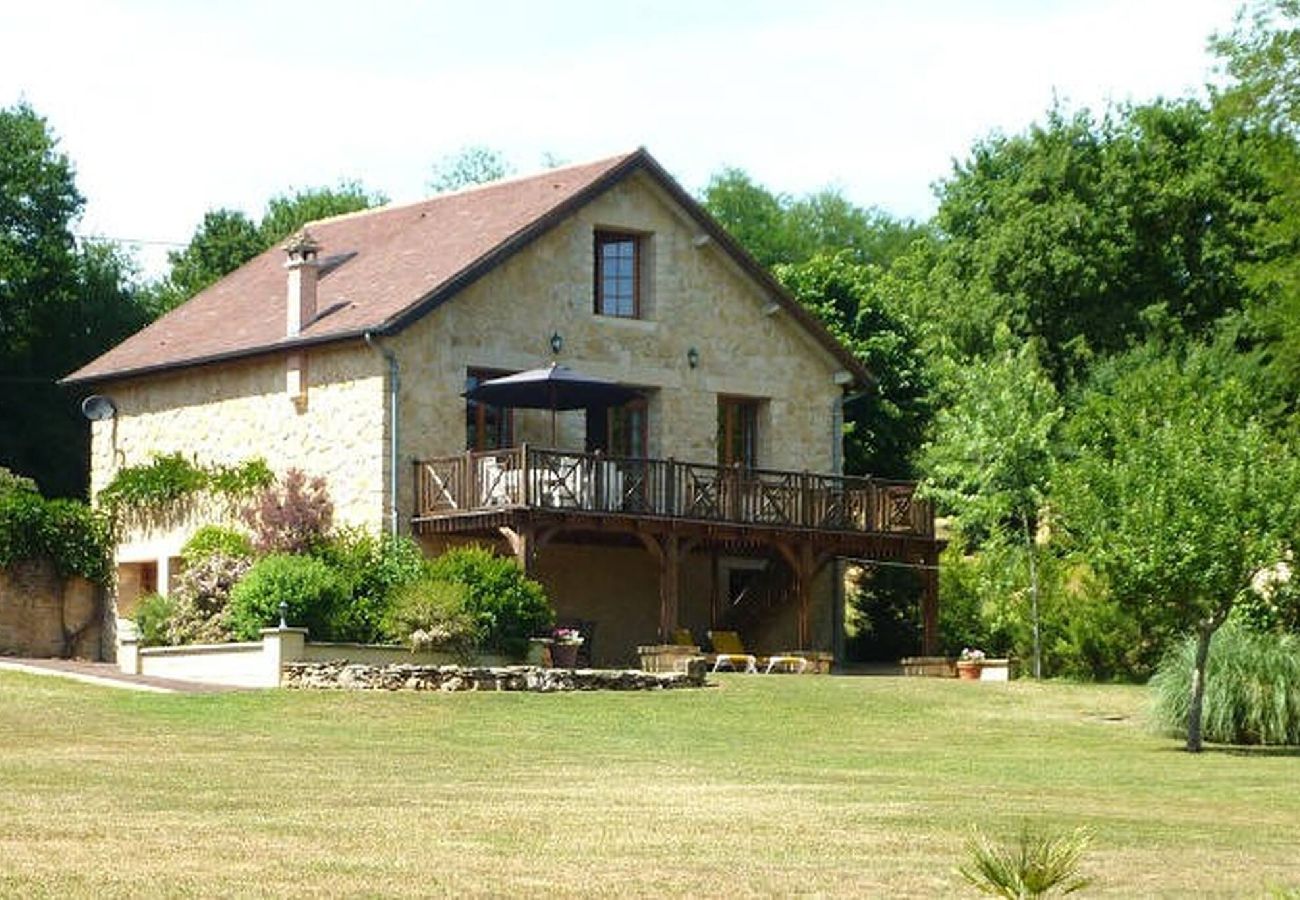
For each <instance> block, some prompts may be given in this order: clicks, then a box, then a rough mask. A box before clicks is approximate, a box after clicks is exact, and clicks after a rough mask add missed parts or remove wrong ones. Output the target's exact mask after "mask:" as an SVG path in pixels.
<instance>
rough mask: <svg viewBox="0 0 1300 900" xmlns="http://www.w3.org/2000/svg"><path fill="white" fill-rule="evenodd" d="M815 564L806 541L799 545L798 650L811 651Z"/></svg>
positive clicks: (811, 550) (811, 549) (809, 544)
mask: <svg viewBox="0 0 1300 900" xmlns="http://www.w3.org/2000/svg"><path fill="white" fill-rule="evenodd" d="M816 568H817V564H816V561H815V560H814V559H813V547H812V544H811V543H810V542H808V541H804V542H802V543H801V544H800V545H799V570H798V573H797V575H796V578H797V584H798V587H797V590H798V591H799V649H800V650H811V649H812V628H811V623H810V622H809V613H810V610H811V608H812V582H813V576H814V575H815V574H816Z"/></svg>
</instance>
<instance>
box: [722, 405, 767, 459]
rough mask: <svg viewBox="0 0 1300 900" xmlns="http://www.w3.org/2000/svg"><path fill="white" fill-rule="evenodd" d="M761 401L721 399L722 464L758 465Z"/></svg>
mask: <svg viewBox="0 0 1300 900" xmlns="http://www.w3.org/2000/svg"><path fill="white" fill-rule="evenodd" d="M760 402H761V401H759V400H750V399H746V398H743V397H719V398H718V465H720V466H734V465H735V464H737V463H739V464H740V465H742V466H744V467H745V468H747V469H752V468H755V467H756V466H757V465H758V407H759V403H760Z"/></svg>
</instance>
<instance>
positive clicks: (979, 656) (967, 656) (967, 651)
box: [960, 647, 984, 662]
mask: <svg viewBox="0 0 1300 900" xmlns="http://www.w3.org/2000/svg"><path fill="white" fill-rule="evenodd" d="M960 658H961V661H962V662H983V661H984V651H983V650H978V649H976V648H974V647H963V648H962V651H961V657H960Z"/></svg>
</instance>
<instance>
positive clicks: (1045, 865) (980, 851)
mask: <svg viewBox="0 0 1300 900" xmlns="http://www.w3.org/2000/svg"><path fill="white" fill-rule="evenodd" d="M1091 843H1092V832H1090V831H1089V830H1088V829H1086V828H1076V829H1075V830H1074V831H1071V832H1067V833H1065V834H1050V833H1035V832H1033V831H1030V829H1029V826H1028V825H1023V826H1021V829H1020V834H1019V835H1018V836H1017V838H1016V841H1015V842H1014V843H1013V844H1010V845H1003V844H998V843H995V842H994V841H993V840H992V839H991V838H989V836H988V835H986V834H984V833H983V832H982V831H980V830H979V829H978V828H974V829H972V831H971V836H970V838H969V839H968V840H967V841H966V852H967V854H968V855H969V856H970V862H969V863H967V864H966V865H964V866H960V867H959V868H958V869H957V872H958V874H960V875H961V877H962V878H965V879H966V880H967V881H968V882H970V884H971V885H972V886H974V887H975V888H976V889H978V890H979V891H980V892H981V893H984V894H989V895H991V896H994V897H1006V898H1008V900H1026V898H1030V897H1047V896H1050V895H1052V894H1053V893H1060V894H1072V893H1074V892H1075V891H1079V890H1082V889H1083V888H1085V887H1087V886H1088V885H1089V884H1091V883H1092V879H1091V878H1088V877H1085V876H1084V875H1082V874H1080V872H1079V863H1080V862H1081V861H1082V859H1083V853H1084V851H1085V850H1087V849H1088V846H1089V845H1090V844H1091Z"/></svg>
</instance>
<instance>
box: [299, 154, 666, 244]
mask: <svg viewBox="0 0 1300 900" xmlns="http://www.w3.org/2000/svg"><path fill="white" fill-rule="evenodd" d="M643 150H644V148H641V147H638V148H637V149H636V150H632V151H630V152H627V153H615V154H613V155H611V156H604V157H601V158H600V159H593V160H590V161H588V162H580V163H570V164H569V165H566V166H553V167H551V168H549V169H541V170H539V171H537V172H533V173H532V174H531V175H512V176H510V177H508V178H498V179H496V180H495V181H487V182H483V183H482V184H471V185H466V186H465V187H463V188H458V189H457V190H454V191H444V192H443V193H441V194H433V195H432V196H429V197H422V198H420V199H419V200H408V201H406V202H404V203H385V204H384V205H382V206H371V207H368V208H366V209H355V210H353V211H352V212H345V213H337V214H336V215H332V216H325V217H324V218H322V219H312V220H311V221H310V222H307V223H305V224H304V225H303V227H304V228H306V227H308V226H311V225H324V224H328V223H332V222H339V221H342V220H345V219H355V218H360V217H362V216H372V215H375V214H377V213H388V212H398V211H400V210H403V209H410V208H412V207H416V206H424V205H425V204H427V203H433V202H435V201H437V200H443V199H446V198H448V197H460V196H464V195H465V194H472V193H474V192H475V191H484V190H488V189H489V188H497V187H505V186H507V185H512V184H518V183H520V182H524V181H532V180H534V179H538V178H542V177H544V176H546V175H550V174H553V173H557V172H566V171H568V170H570V169H589V168H597V167H600V166H604V165H608V164H610V163H612V162H614V161H615V160H619V161H622V160H626V159H629V158H631V157H633V156H636V155H637V154H638V153H641V152H643Z"/></svg>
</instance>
